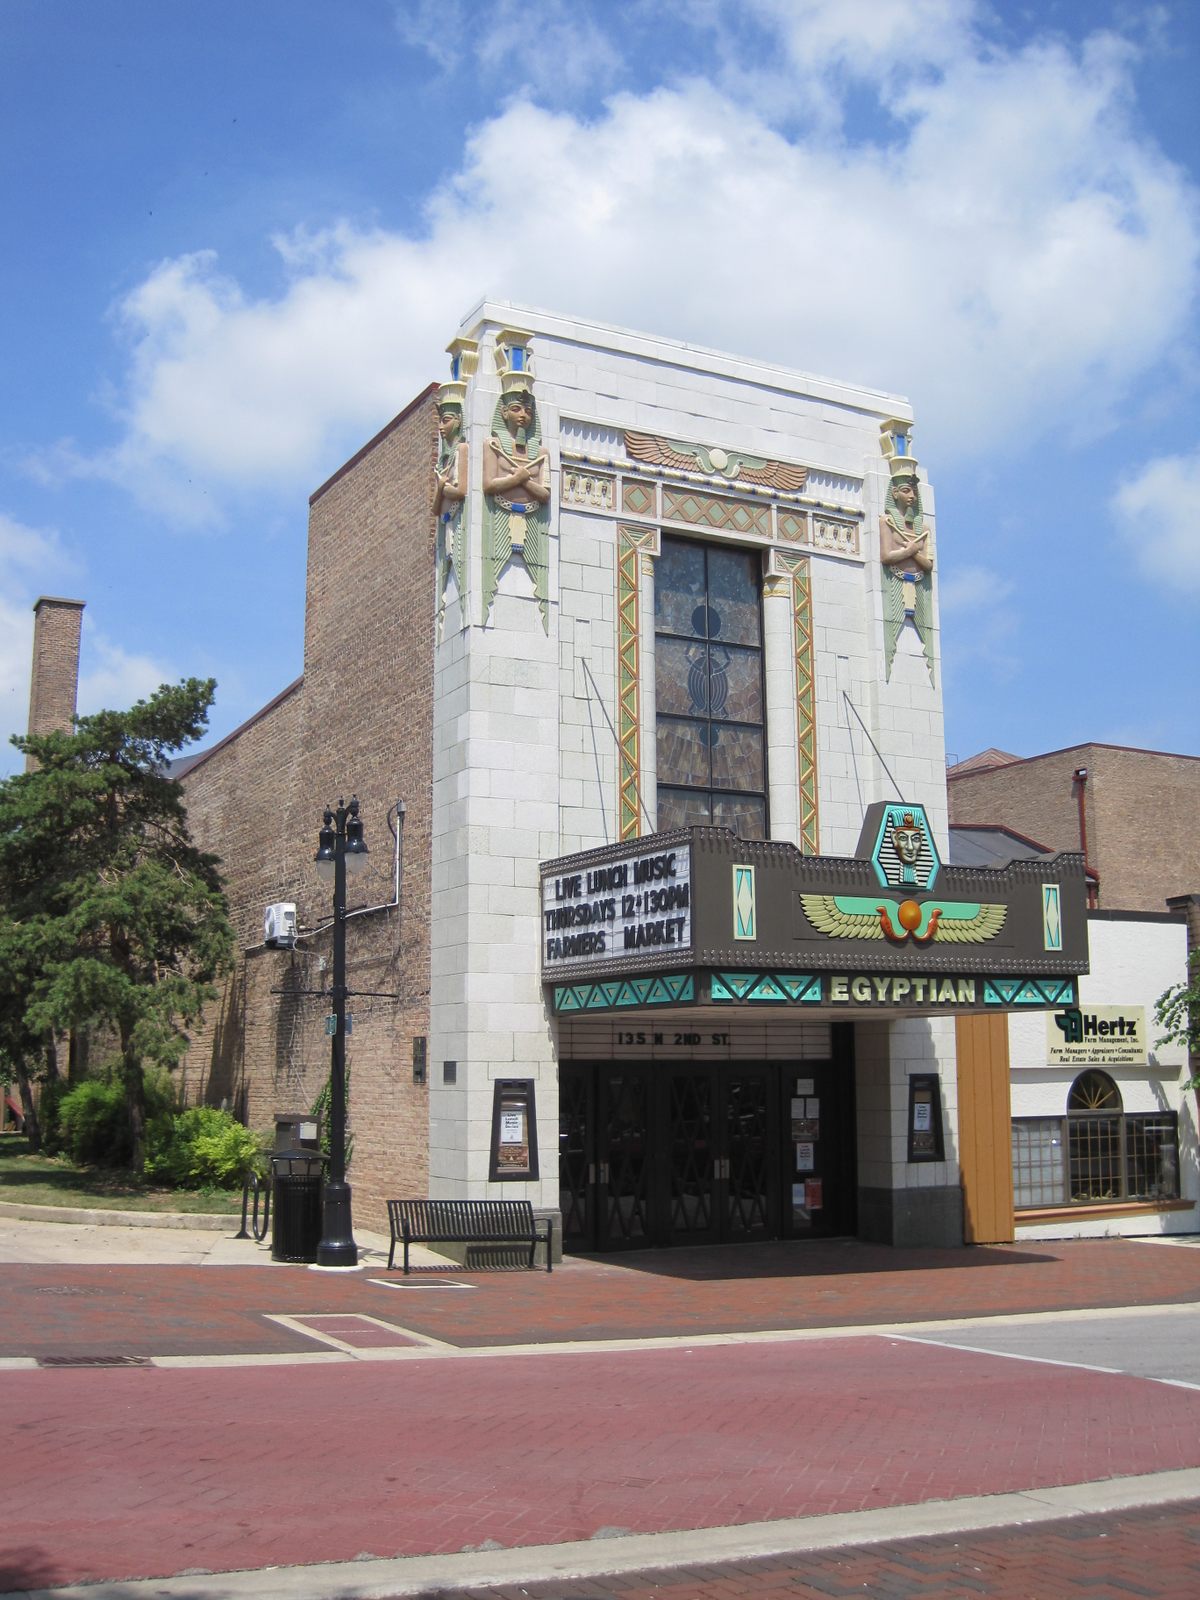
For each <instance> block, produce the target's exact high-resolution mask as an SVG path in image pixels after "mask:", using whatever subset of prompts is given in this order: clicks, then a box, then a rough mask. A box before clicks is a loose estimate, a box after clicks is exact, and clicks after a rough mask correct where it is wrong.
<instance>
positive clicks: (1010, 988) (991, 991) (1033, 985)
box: [983, 978, 1075, 1006]
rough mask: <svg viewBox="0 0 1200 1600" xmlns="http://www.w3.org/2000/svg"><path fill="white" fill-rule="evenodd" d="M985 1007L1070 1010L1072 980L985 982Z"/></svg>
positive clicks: (1036, 979) (1020, 979)
mask: <svg viewBox="0 0 1200 1600" xmlns="http://www.w3.org/2000/svg"><path fill="white" fill-rule="evenodd" d="M983 1003H984V1005H985V1006H1073V1005H1074V1004H1075V979H1074V978H985V979H984V980H983Z"/></svg>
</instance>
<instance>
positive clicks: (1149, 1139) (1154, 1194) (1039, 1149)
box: [1012, 1069, 1179, 1211]
mask: <svg viewBox="0 0 1200 1600" xmlns="http://www.w3.org/2000/svg"><path fill="white" fill-rule="evenodd" d="M1178 1146H1179V1123H1178V1118H1177V1116H1176V1114H1175V1113H1174V1112H1173V1111H1153V1112H1143V1113H1129V1112H1125V1111H1123V1110H1122V1104H1121V1092H1120V1090H1119V1089H1118V1088H1117V1086H1116V1084H1115V1083H1114V1082H1113V1080H1112V1079H1111V1078H1110V1077H1109V1076H1108V1074H1107V1073H1104V1072H1098V1071H1096V1070H1094V1069H1093V1070H1090V1071H1088V1072H1084V1073H1081V1074H1080V1076H1079V1077H1078V1078H1076V1080H1075V1082H1074V1083H1073V1084H1072V1085H1071V1090H1070V1093H1069V1094H1068V1096H1067V1111H1066V1115H1065V1116H1062V1117H1016V1118H1014V1119H1013V1124H1012V1166H1013V1204H1014V1206H1015V1208H1016V1209H1017V1210H1018V1211H1020V1210H1022V1209H1030V1208H1033V1207H1044V1206H1072V1205H1097V1204H1100V1205H1103V1204H1105V1203H1110V1204H1111V1203H1117V1202H1120V1201H1126V1200H1175V1199H1178V1197H1179V1158H1178Z"/></svg>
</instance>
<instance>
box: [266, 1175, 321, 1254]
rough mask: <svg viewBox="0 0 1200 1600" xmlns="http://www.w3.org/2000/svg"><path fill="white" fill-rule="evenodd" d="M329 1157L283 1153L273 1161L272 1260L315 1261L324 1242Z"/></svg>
mask: <svg viewBox="0 0 1200 1600" xmlns="http://www.w3.org/2000/svg"><path fill="white" fill-rule="evenodd" d="M324 1182H325V1157H324V1156H323V1155H320V1154H318V1153H317V1152H316V1151H315V1150H282V1151H278V1152H277V1153H276V1154H275V1155H273V1156H272V1157H271V1191H272V1192H271V1223H272V1227H271V1260H272V1261H315V1260H316V1259H317V1246H318V1245H319V1244H320V1242H321V1190H322V1188H323V1186H324Z"/></svg>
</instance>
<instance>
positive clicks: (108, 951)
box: [0, 678, 233, 1171]
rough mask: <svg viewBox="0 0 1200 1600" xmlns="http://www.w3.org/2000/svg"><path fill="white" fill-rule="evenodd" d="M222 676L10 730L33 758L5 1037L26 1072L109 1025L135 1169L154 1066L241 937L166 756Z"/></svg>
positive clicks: (6, 873) (0, 1039)
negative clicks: (73, 1038)
mask: <svg viewBox="0 0 1200 1600" xmlns="http://www.w3.org/2000/svg"><path fill="white" fill-rule="evenodd" d="M214 688H215V685H214V683H213V681H212V680H211V679H209V680H206V681H202V680H200V679H197V678H188V679H186V680H184V681H183V682H181V683H179V684H176V685H169V684H164V685H163V686H162V687H161V688H160V689H158V690H157V691H156V692H155V693H154V694H153V695H151V696H150V698H149V699H148V700H139V701H138V703H137V704H136V705H135V706H134V707H133V708H132V709H131V710H129V711H101V712H98V713H97V714H96V715H95V716H90V717H81V718H78V719H77V721H76V724H75V730H74V732H72V733H50V734H39V735H33V734H30V735H27V736H25V737H23V738H20V737H19V738H15V739H14V740H13V743H14V744H15V745H16V746H17V748H18V749H19V750H22V751H24V752H25V753H26V754H27V755H30V756H32V757H33V758H34V763H35V764H34V765H33V767H31V769H30V770H29V771H27V772H22V773H18V774H17V775H16V776H14V777H11V778H8V779H5V780H4V781H3V782H0V973H2V974H3V975H4V976H3V977H0V1050H2V1051H4V1052H5V1053H6V1054H7V1055H8V1057H9V1059H10V1061H11V1062H12V1063H13V1065H14V1066H15V1067H18V1068H23V1070H24V1071H26V1072H28V1070H29V1066H30V1061H31V1057H32V1056H33V1055H35V1054H36V1052H37V1051H39V1050H40V1051H44V1049H45V1046H46V1044H47V1042H48V1040H49V1039H51V1038H52V1037H53V1035H54V1034H56V1033H60V1032H63V1031H65V1030H67V1029H85V1028H86V1029H93V1030H102V1031H107V1032H109V1033H110V1034H111V1035H112V1036H113V1038H114V1039H115V1040H116V1041H117V1042H118V1044H119V1049H120V1062H121V1080H122V1084H123V1088H124V1093H125V1103H126V1107H127V1110H128V1115H129V1132H130V1143H131V1146H132V1150H133V1165H134V1167H135V1169H136V1170H137V1171H141V1169H142V1165H143V1162H144V1160H145V1147H146V1146H145V1133H146V1099H145V1069H146V1067H147V1066H148V1065H160V1066H165V1067H168V1068H169V1067H171V1066H174V1065H175V1064H176V1063H177V1062H178V1061H179V1059H180V1057H181V1056H182V1054H183V1052H184V1050H185V1049H186V1048H187V1035H186V1032H185V1030H186V1028H187V1027H188V1026H189V1024H190V1023H191V1022H193V1021H194V1020H195V1018H196V1017H197V1016H198V1015H199V1013H200V1011H201V1009H202V1007H203V1006H204V1004H205V1003H206V1002H207V1001H208V1000H210V999H212V998H214V997H215V993H216V991H215V988H214V980H215V979H216V978H217V977H218V976H219V975H220V974H221V973H222V972H224V971H226V970H227V969H228V966H229V963H230V960H231V957H232V951H233V932H232V929H231V927H230V925H229V918H228V915H227V910H226V905H225V899H224V895H223V893H222V888H221V879H220V876H219V874H218V871H217V867H218V859H217V857H215V856H212V855H207V854H205V853H204V852H203V851H200V850H198V849H197V848H196V847H195V845H194V844H193V843H192V840H191V837H190V835H189V832H188V825H187V813H186V810H185V807H184V803H183V791H182V789H181V787H180V785H179V783H178V782H177V781H175V780H174V779H173V778H171V777H170V776H169V774H168V772H167V762H168V760H169V758H170V757H171V756H172V755H173V754H175V753H176V752H178V751H179V750H181V749H182V748H183V747H184V746H185V745H187V744H189V743H191V742H192V741H193V740H194V739H196V738H198V737H199V735H200V734H201V733H202V732H203V730H204V729H205V727H206V726H207V720H208V710H209V707H210V706H211V704H212V699H213V691H214Z"/></svg>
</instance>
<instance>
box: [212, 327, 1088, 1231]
mask: <svg viewBox="0 0 1200 1600" xmlns="http://www.w3.org/2000/svg"><path fill="white" fill-rule="evenodd" d="M449 353H450V362H449V365H450V371H449V376H448V378H447V379H446V381H445V382H443V383H441V384H440V385H431V387H430V389H429V390H427V391H426V392H425V393H424V394H422V395H420V396H419V397H417V399H416V400H414V401H413V402H412V404H411V405H409V406H408V407H407V409H406V410H405V411H403V412H401V413H400V415H399V416H398V417H396V418H395V419H394V420H393V422H392V423H390V424H389V425H388V426H387V427H386V428H384V429H383V431H382V432H381V433H380V434H379V435H377V437H376V438H375V439H373V440H372V441H371V442H370V443H368V444H367V445H366V446H364V448H363V449H362V450H361V451H360V452H359V453H358V454H357V455H356V456H354V457H353V458H352V459H351V460H350V461H349V462H347V463H346V465H345V466H344V467H342V468H341V469H340V470H339V472H337V473H335V474H334V476H333V477H332V478H331V479H330V480H329V481H328V482H327V483H326V484H324V485H323V486H322V487H321V488H320V489H318V490H317V491H316V493H315V494H314V495H313V497H312V501H311V517H310V531H309V568H308V591H307V614H306V625H305V654H304V672H303V676H302V677H301V678H299V679H297V681H296V682H295V683H294V684H292V685H290V686H289V687H288V688H287V689H285V690H284V691H283V692H282V693H281V694H280V695H279V696H278V697H277V698H276V699H275V700H274V701H272V702H271V704H270V705H269V706H267V707H265V708H264V710H263V711H262V712H261V713H260V714H259V715H258V716H257V717H255V718H253V719H251V721H250V722H248V723H247V724H245V725H244V726H243V727H242V728H241V729H239V730H238V731H237V732H236V733H235V734H233V735H231V736H230V737H229V738H228V739H226V740H224V741H223V742H222V743H220V744H218V745H216V746H215V747H213V748H212V749H211V750H209V751H207V752H206V753H204V754H203V755H202V756H200V757H199V758H197V759H196V760H194V761H193V763H192V764H191V767H190V770H189V771H188V773H187V776H186V778H185V780H184V781H185V784H186V788H187V797H188V806H189V812H190V814H191V817H192V823H193V828H194V831H195V833H196V835H197V837H198V838H199V839H200V840H201V841H202V842H203V843H204V844H206V845H207V846H208V847H210V848H212V849H214V850H216V851H217V852H218V853H219V854H220V855H222V857H223V858H224V859H225V861H226V870H227V872H228V874H229V877H230V882H231V898H232V903H233V907H234V912H235V916H236V918H237V919H238V922H239V926H240V931H241V934H242V938H243V941H244V943H243V952H242V956H241V959H240V961H239V965H238V970H237V972H236V974H235V975H234V977H233V978H232V979H231V981H230V984H229V986H228V989H227V992H226V994H225V996H224V997H223V1000H222V1004H221V1007H220V1009H219V1013H218V1014H215V1015H214V1016H213V1017H212V1018H211V1019H210V1020H209V1022H208V1024H207V1025H206V1027H205V1028H204V1029H203V1030H201V1031H200V1032H199V1033H198V1034H197V1036H196V1038H195V1040H194V1043H193V1048H192V1051H191V1054H190V1056H189V1059H188V1062H187V1066H186V1072H187V1074H188V1092H189V1093H191V1094H193V1095H197V1096H201V1097H204V1098H207V1099H210V1100H216V1101H219V1100H221V1099H229V1100H230V1101H231V1102H232V1103H234V1104H237V1105H238V1106H240V1107H241V1108H243V1110H244V1113H245V1115H246V1117H247V1120H248V1121H249V1122H250V1123H251V1124H252V1125H269V1123H270V1120H271V1116H272V1114H277V1113H280V1112H290V1111H304V1110H307V1109H308V1108H309V1107H310V1106H311V1105H312V1104H313V1103H315V1100H316V1098H317V1096H318V1095H319V1093H320V1090H321V1087H322V1084H323V1083H324V1081H325V1075H326V1073H327V1071H328V1049H329V1045H328V1040H327V1038H326V1037H325V1030H324V1026H323V1024H324V1021H325V1013H326V1012H327V1010H328V1005H327V1003H326V1002H325V1001H323V1000H322V999H321V996H320V990H321V987H322V984H323V983H325V982H327V978H328V970H327V969H328V952H329V938H330V932H329V926H328V924H329V909H328V901H327V899H325V894H326V891H325V890H324V889H323V888H322V886H321V885H320V883H319V881H318V880H317V879H316V876H315V872H314V869H313V866H312V855H313V850H314V848H315V845H316V834H317V830H318V828H319V826H320V822H321V812H322V808H323V807H324V806H326V805H328V804H331V803H336V800H337V798H338V797H339V795H345V796H347V797H348V795H349V793H350V791H353V792H354V793H356V794H357V796H358V799H359V802H360V805H361V808H362V810H361V815H362V817H363V821H364V825H365V829H366V835H367V839H368V843H369V845H370V848H371V851H372V857H371V859H372V862H373V867H372V875H371V877H370V881H369V882H367V883H366V884H365V885H364V886H363V887H362V888H361V889H359V888H356V889H355V890H354V893H356V894H358V895H359V901H358V903H357V904H355V903H353V902H352V908H351V910H352V914H351V920H350V923H349V924H348V928H349V934H350V942H349V983H350V986H351V988H352V989H357V990H358V991H359V993H360V994H361V995H362V996H363V998H361V999H357V1000H351V1002H350V1005H351V1009H352V1010H353V1011H354V1014H355V1015H354V1029H353V1033H352V1035H351V1037H350V1039H349V1041H348V1062H349V1070H350V1095H349V1126H350V1129H351V1132H352V1135H353V1140H354V1143H353V1157H352V1162H351V1167H350V1179H351V1182H352V1184H353V1187H354V1197H355V1202H354V1203H355V1214H356V1217H357V1218H358V1219H359V1220H360V1221H362V1222H364V1223H369V1224H373V1225H376V1226H378V1225H379V1223H380V1222H381V1221H382V1216H383V1201H384V1199H385V1198H387V1197H389V1196H401V1195H424V1194H430V1195H434V1196H460V1197H467V1198H486V1197H489V1196H493V1197H506V1196H507V1197H515V1198H520V1197H527V1198H529V1199H531V1200H532V1201H533V1202H534V1204H535V1206H536V1207H537V1208H538V1209H539V1210H540V1211H545V1212H550V1213H553V1214H555V1216H556V1217H557V1218H558V1219H559V1223H560V1227H561V1235H562V1238H563V1241H564V1244H565V1248H566V1249H567V1250H568V1251H571V1250H585V1249H586V1250H599V1251H615V1250H623V1249H628V1248H636V1247H654V1246H664V1245H677V1244H686V1243H693V1242H694V1243H701V1242H710V1241H741V1240H755V1239H770V1238H783V1239H808V1238H813V1237H819V1236H827V1235H850V1236H858V1237H861V1238H864V1239H869V1240H875V1241H881V1242H890V1243H895V1244H954V1243H959V1242H961V1241H962V1240H963V1239H964V1237H965V1238H967V1239H972V1238H978V1237H980V1236H981V1235H980V1230H979V1227H978V1225H977V1220H976V1219H977V1217H978V1215H979V1214H980V1211H979V1208H980V1206H981V1205H983V1206H984V1207H985V1208H986V1201H987V1195H988V1193H989V1192H990V1190H991V1189H992V1188H993V1187H994V1186H995V1184H997V1183H1000V1184H1002V1183H1003V1182H1006V1181H1007V1179H1006V1177H1005V1174H1006V1173H1007V1172H1008V1169H1009V1163H1010V1138H1009V1121H1008V1095H1007V1056H1006V1054H1005V1052H1004V1051H1003V1049H1002V1048H1001V1047H1000V1045H999V1044H998V1041H999V1040H1001V1039H1002V1038H1003V1033H1004V1030H1005V1028H1006V1026H1007V1016H1008V1014H1009V1013H1012V1012H1014V1011H1015V1012H1019V1013H1022V1014H1024V1013H1034V1012H1039V1011H1042V1012H1044V1011H1058V1010H1062V1009H1063V1008H1069V1007H1071V1006H1073V1005H1074V1004H1075V1003H1076V1001H1077V979H1078V976H1079V974H1080V973H1082V972H1084V971H1086V967H1087V944H1086V930H1085V915H1084V905H1085V893H1084V875H1083V864H1082V858H1081V857H1080V856H1079V855H1078V854H1073V853H1065V854H1060V855H1055V856H1051V857H1039V858H1036V859H1033V860H1030V859H1023V860H1018V861H1015V862H1012V863H1008V864H1005V865H1002V866H998V867H988V868H966V867H955V866H953V865H951V864H949V862H948V850H947V805H946V781H945V750H944V739H943V722H942V702H941V690H940V672H941V664H940V653H939V633H938V607H937V589H938V562H939V555H938V545H937V537H936V531H935V517H934V505H933V496H932V491H931V489H930V486H929V484H928V482H927V480H926V478H925V475H924V473H923V472H922V470H921V468H920V465H919V461H918V457H917V455H916V454H915V452H914V435H913V424H912V417H911V413H910V410H909V407H908V406H907V404H906V403H905V402H904V401H903V400H901V399H897V398H896V397H895V396H891V395H885V394H879V393H875V392H872V391H868V390H865V389H861V388H857V387H854V386H853V385H850V384H841V383H835V382H831V381H828V380H825V379H818V378H813V377H809V376H806V375H803V374H800V373H794V372H789V371H785V370H783V369H781V368H778V367H773V366H769V365H766V364H763V363H758V362H751V361H741V360H738V359H736V358H734V357H731V356H727V355H721V354H716V353H714V352H711V351H707V350H702V349H697V348H693V347H691V346H688V345H683V344H678V343H675V342H672V341H670V340H667V339H660V338H654V337H648V336H645V335H641V334H634V333H629V332H625V331H622V330H618V329H614V328H608V327H603V326H599V325H596V324H593V323H587V322H582V321H577V320H571V319H568V318H565V317H561V316H557V315H551V314H548V313H545V312H542V311H535V310H530V309H526V308H523V307H516V306H511V305H508V304H493V303H489V302H484V303H483V304H481V305H480V306H479V307H477V308H476V310H475V311H473V312H472V313H471V314H470V315H469V316H468V317H467V318H466V319H465V321H464V323H463V324H462V327H461V329H460V330H459V332H458V334H457V336H456V337H455V338H454V339H453V340H452V341H451V343H450V346H449ZM385 824H386V826H385ZM289 905H291V906H294V907H295V908H296V917H297V930H298V931H297V933H296V935H295V937H294V939H293V938H291V937H288V936H283V937H281V936H279V929H280V927H281V926H286V922H283V923H281V922H279V920H278V919H279V918H280V917H281V916H282V915H283V914H282V913H279V912H278V911H277V912H276V913H275V916H276V919H277V921H276V925H275V937H273V938H270V939H269V940H264V937H263V928H264V922H263V915H264V909H265V908H266V907H268V906H274V907H280V906H283V907H287V906H289ZM267 931H268V934H269V933H270V932H271V929H268V930H267ZM997 1030H999V1032H998V1031H997ZM1010 1222H1011V1218H1010ZM993 1236H994V1235H993ZM1009 1236H1010V1237H1011V1232H1010V1234H1009Z"/></svg>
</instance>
